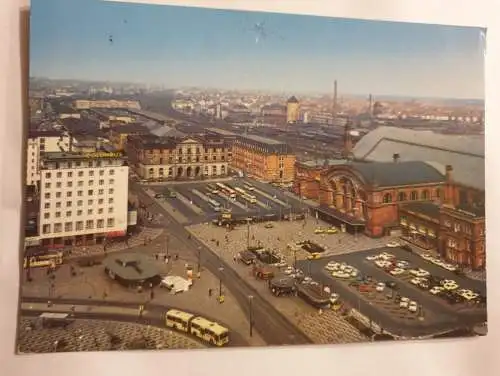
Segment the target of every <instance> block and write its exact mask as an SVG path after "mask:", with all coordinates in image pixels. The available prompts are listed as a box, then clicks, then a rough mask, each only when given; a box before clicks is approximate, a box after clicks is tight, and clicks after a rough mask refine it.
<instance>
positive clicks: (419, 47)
mask: <svg viewBox="0 0 500 376" xmlns="http://www.w3.org/2000/svg"><path fill="white" fill-rule="evenodd" d="M31 15H32V20H31V47H30V49H31V50H30V64H31V65H30V76H37V77H49V78H55V79H57V78H61V79H81V80H94V81H127V82H129V81H132V82H137V83H145V84H153V83H155V84H160V85H165V87H168V88H175V87H186V86H197V87H217V88H220V89H242V90H263V91H281V92H318V93H328V92H332V91H333V81H334V80H335V79H337V80H338V81H339V83H340V85H339V91H340V92H341V93H344V94H355V95H356V94H357V95H359V94H367V93H372V94H373V95H375V96H377V95H378V96H406V97H432V98H455V99H483V98H484V53H483V46H482V43H483V32H482V30H481V29H480V28H471V27H453V26H440V25H425V24H410V23H395V22H377V21H360V20H351V19H335V18H326V17H313V16H301V15H289V14H270V13H256V12H237V11H224V10H216V9H205V8H188V7H174V6H165V5H161V6H160V5H142V4H140V5H139V4H128V3H107V2H103V1H97V0H73V1H71V2H69V1H62V0H49V1H43V2H41V1H40V0H38V1H34V2H33V4H32V9H31ZM74 15H78V17H75V16H74ZM261 22H265V26H264V27H265V30H266V34H267V37H265V38H260V40H259V42H258V43H256V36H257V35H256V30H254V29H253V27H254V25H255V24H258V23H261ZM186 25H189V26H186Z"/></svg>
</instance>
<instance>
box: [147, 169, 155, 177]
mask: <svg viewBox="0 0 500 376" xmlns="http://www.w3.org/2000/svg"><path fill="white" fill-rule="evenodd" d="M154 174H155V170H154V169H153V168H150V169H149V170H148V176H149V177H153V176H154Z"/></svg>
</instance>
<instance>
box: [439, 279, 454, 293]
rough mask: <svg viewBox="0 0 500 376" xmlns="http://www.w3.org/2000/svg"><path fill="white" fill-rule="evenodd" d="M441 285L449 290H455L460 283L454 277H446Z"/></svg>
mask: <svg viewBox="0 0 500 376" xmlns="http://www.w3.org/2000/svg"><path fill="white" fill-rule="evenodd" d="M441 286H443V288H444V289H445V290H448V291H453V290H456V289H458V283H457V282H455V281H454V280H452V279H444V280H442V281H441Z"/></svg>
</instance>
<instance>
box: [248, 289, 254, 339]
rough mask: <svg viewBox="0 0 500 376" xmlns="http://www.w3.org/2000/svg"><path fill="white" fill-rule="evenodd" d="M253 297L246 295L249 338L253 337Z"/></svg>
mask: <svg viewBox="0 0 500 376" xmlns="http://www.w3.org/2000/svg"><path fill="white" fill-rule="evenodd" d="M252 302H253V295H248V309H249V324H250V337H252V335H253V304H252Z"/></svg>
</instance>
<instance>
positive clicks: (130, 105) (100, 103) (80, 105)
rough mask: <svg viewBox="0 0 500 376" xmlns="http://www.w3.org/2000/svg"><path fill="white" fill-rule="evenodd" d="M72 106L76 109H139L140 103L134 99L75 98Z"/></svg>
mask: <svg viewBox="0 0 500 376" xmlns="http://www.w3.org/2000/svg"><path fill="white" fill-rule="evenodd" d="M73 105H74V107H75V108H76V109H77V110H90V109H94V108H122V109H123V108H126V109H134V110H140V109H141V104H140V103H139V101H134V100H116V99H109V100H89V99H77V100H75V101H74V102H73Z"/></svg>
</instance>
